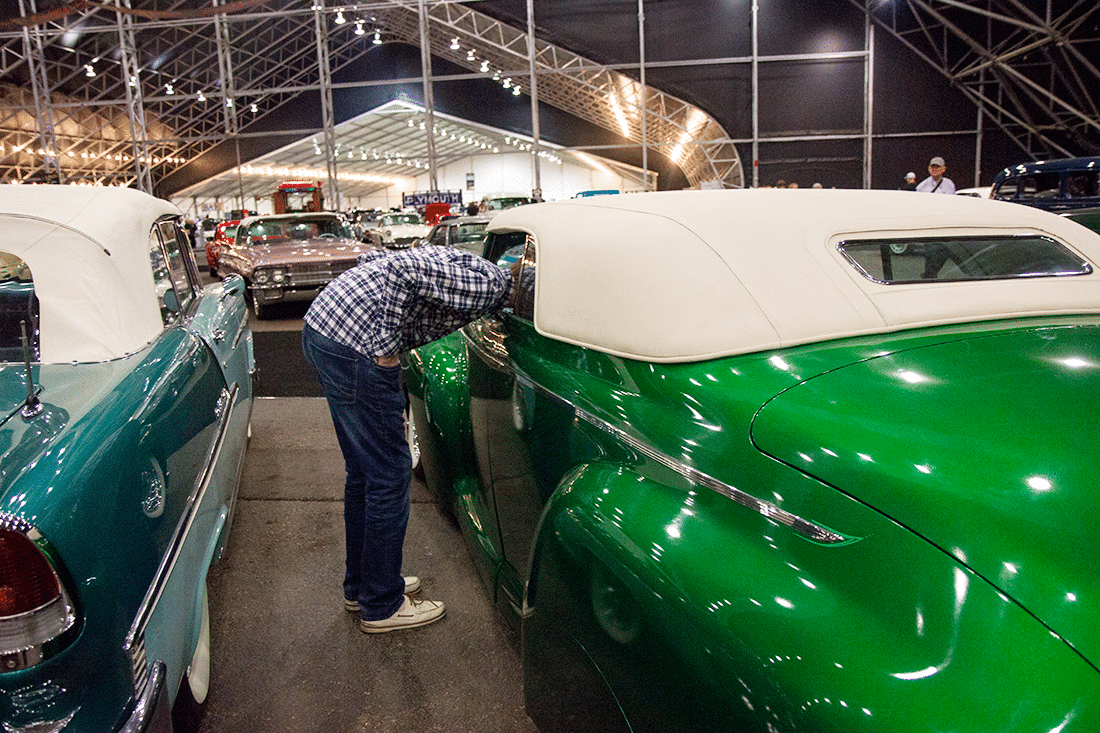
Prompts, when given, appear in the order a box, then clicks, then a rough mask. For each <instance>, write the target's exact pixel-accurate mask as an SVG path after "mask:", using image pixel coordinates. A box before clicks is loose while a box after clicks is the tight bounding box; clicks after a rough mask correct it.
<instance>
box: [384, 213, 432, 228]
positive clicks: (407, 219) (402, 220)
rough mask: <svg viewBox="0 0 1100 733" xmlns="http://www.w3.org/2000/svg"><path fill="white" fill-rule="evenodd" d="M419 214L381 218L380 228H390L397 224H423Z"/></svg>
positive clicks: (392, 215) (393, 215)
mask: <svg viewBox="0 0 1100 733" xmlns="http://www.w3.org/2000/svg"><path fill="white" fill-rule="evenodd" d="M423 223H424V222H423V220H422V219H421V218H420V215H419V214H391V215H390V216H384V217H382V226H384V227H392V226H397V225H398V224H423Z"/></svg>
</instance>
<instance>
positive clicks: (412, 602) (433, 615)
mask: <svg viewBox="0 0 1100 733" xmlns="http://www.w3.org/2000/svg"><path fill="white" fill-rule="evenodd" d="M446 612H447V609H446V607H445V606H444V605H443V604H442V603H440V602H439V601H429V600H428V599H427V598H411V597H409V596H404V600H402V601H401V608H399V609H397V611H396V612H395V613H394V614H393V615H392V616H390V617H389V618H384V619H381V620H379V621H367V620H365V619H359V630H360V631H362V632H363V633H364V634H381V633H383V632H386V631H397V630H398V629H412V628H415V627H417V626H426V625H427V624H430V623H432V622H433V621H438V620H439V619H441V618H443V614H445V613H446Z"/></svg>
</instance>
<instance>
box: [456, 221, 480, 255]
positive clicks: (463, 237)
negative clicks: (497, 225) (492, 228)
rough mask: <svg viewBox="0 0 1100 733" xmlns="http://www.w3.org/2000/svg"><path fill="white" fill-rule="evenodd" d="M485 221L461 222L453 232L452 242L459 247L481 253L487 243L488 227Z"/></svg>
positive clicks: (477, 253) (476, 253)
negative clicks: (474, 222)
mask: <svg viewBox="0 0 1100 733" xmlns="http://www.w3.org/2000/svg"><path fill="white" fill-rule="evenodd" d="M488 226H489V225H488V224H486V223H484V222H478V223H476V224H459V225H457V226H455V227H454V228H453V231H452V232H451V244H452V245H454V246H455V247H458V248H459V249H464V250H466V251H467V252H472V253H474V254H475V255H480V254H481V252H482V247H483V246H484V244H485V235H486V231H485V229H486V227H488Z"/></svg>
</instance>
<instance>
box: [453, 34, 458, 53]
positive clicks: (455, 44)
mask: <svg viewBox="0 0 1100 733" xmlns="http://www.w3.org/2000/svg"><path fill="white" fill-rule="evenodd" d="M451 50H452V51H457V50H458V36H455V37H454V38H452V39H451Z"/></svg>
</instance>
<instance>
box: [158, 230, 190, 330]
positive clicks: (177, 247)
mask: <svg viewBox="0 0 1100 733" xmlns="http://www.w3.org/2000/svg"><path fill="white" fill-rule="evenodd" d="M180 241H181V240H180V238H179V232H178V228H177V226H176V222H175V221H174V220H172V219H166V220H163V221H161V222H159V223H158V224H157V225H156V226H155V227H153V231H152V232H150V235H149V260H150V263H151V264H152V267H153V282H154V287H155V288H156V293H157V300H158V302H159V303H160V315H161V319H162V320H163V321H164V325H166V326H168V325H172V324H173V323H176V322H177V321H178V320H179V319H180V317H181V316H182V315H183V314H184V313H186V312H187V309H188V308H189V307H190V306H191V303H192V301H193V300H194V299H195V289H194V286H193V284H192V280H191V276H190V274H189V272H188V267H187V258H186V257H185V255H184V250H183V247H182V246H181V244H180Z"/></svg>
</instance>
